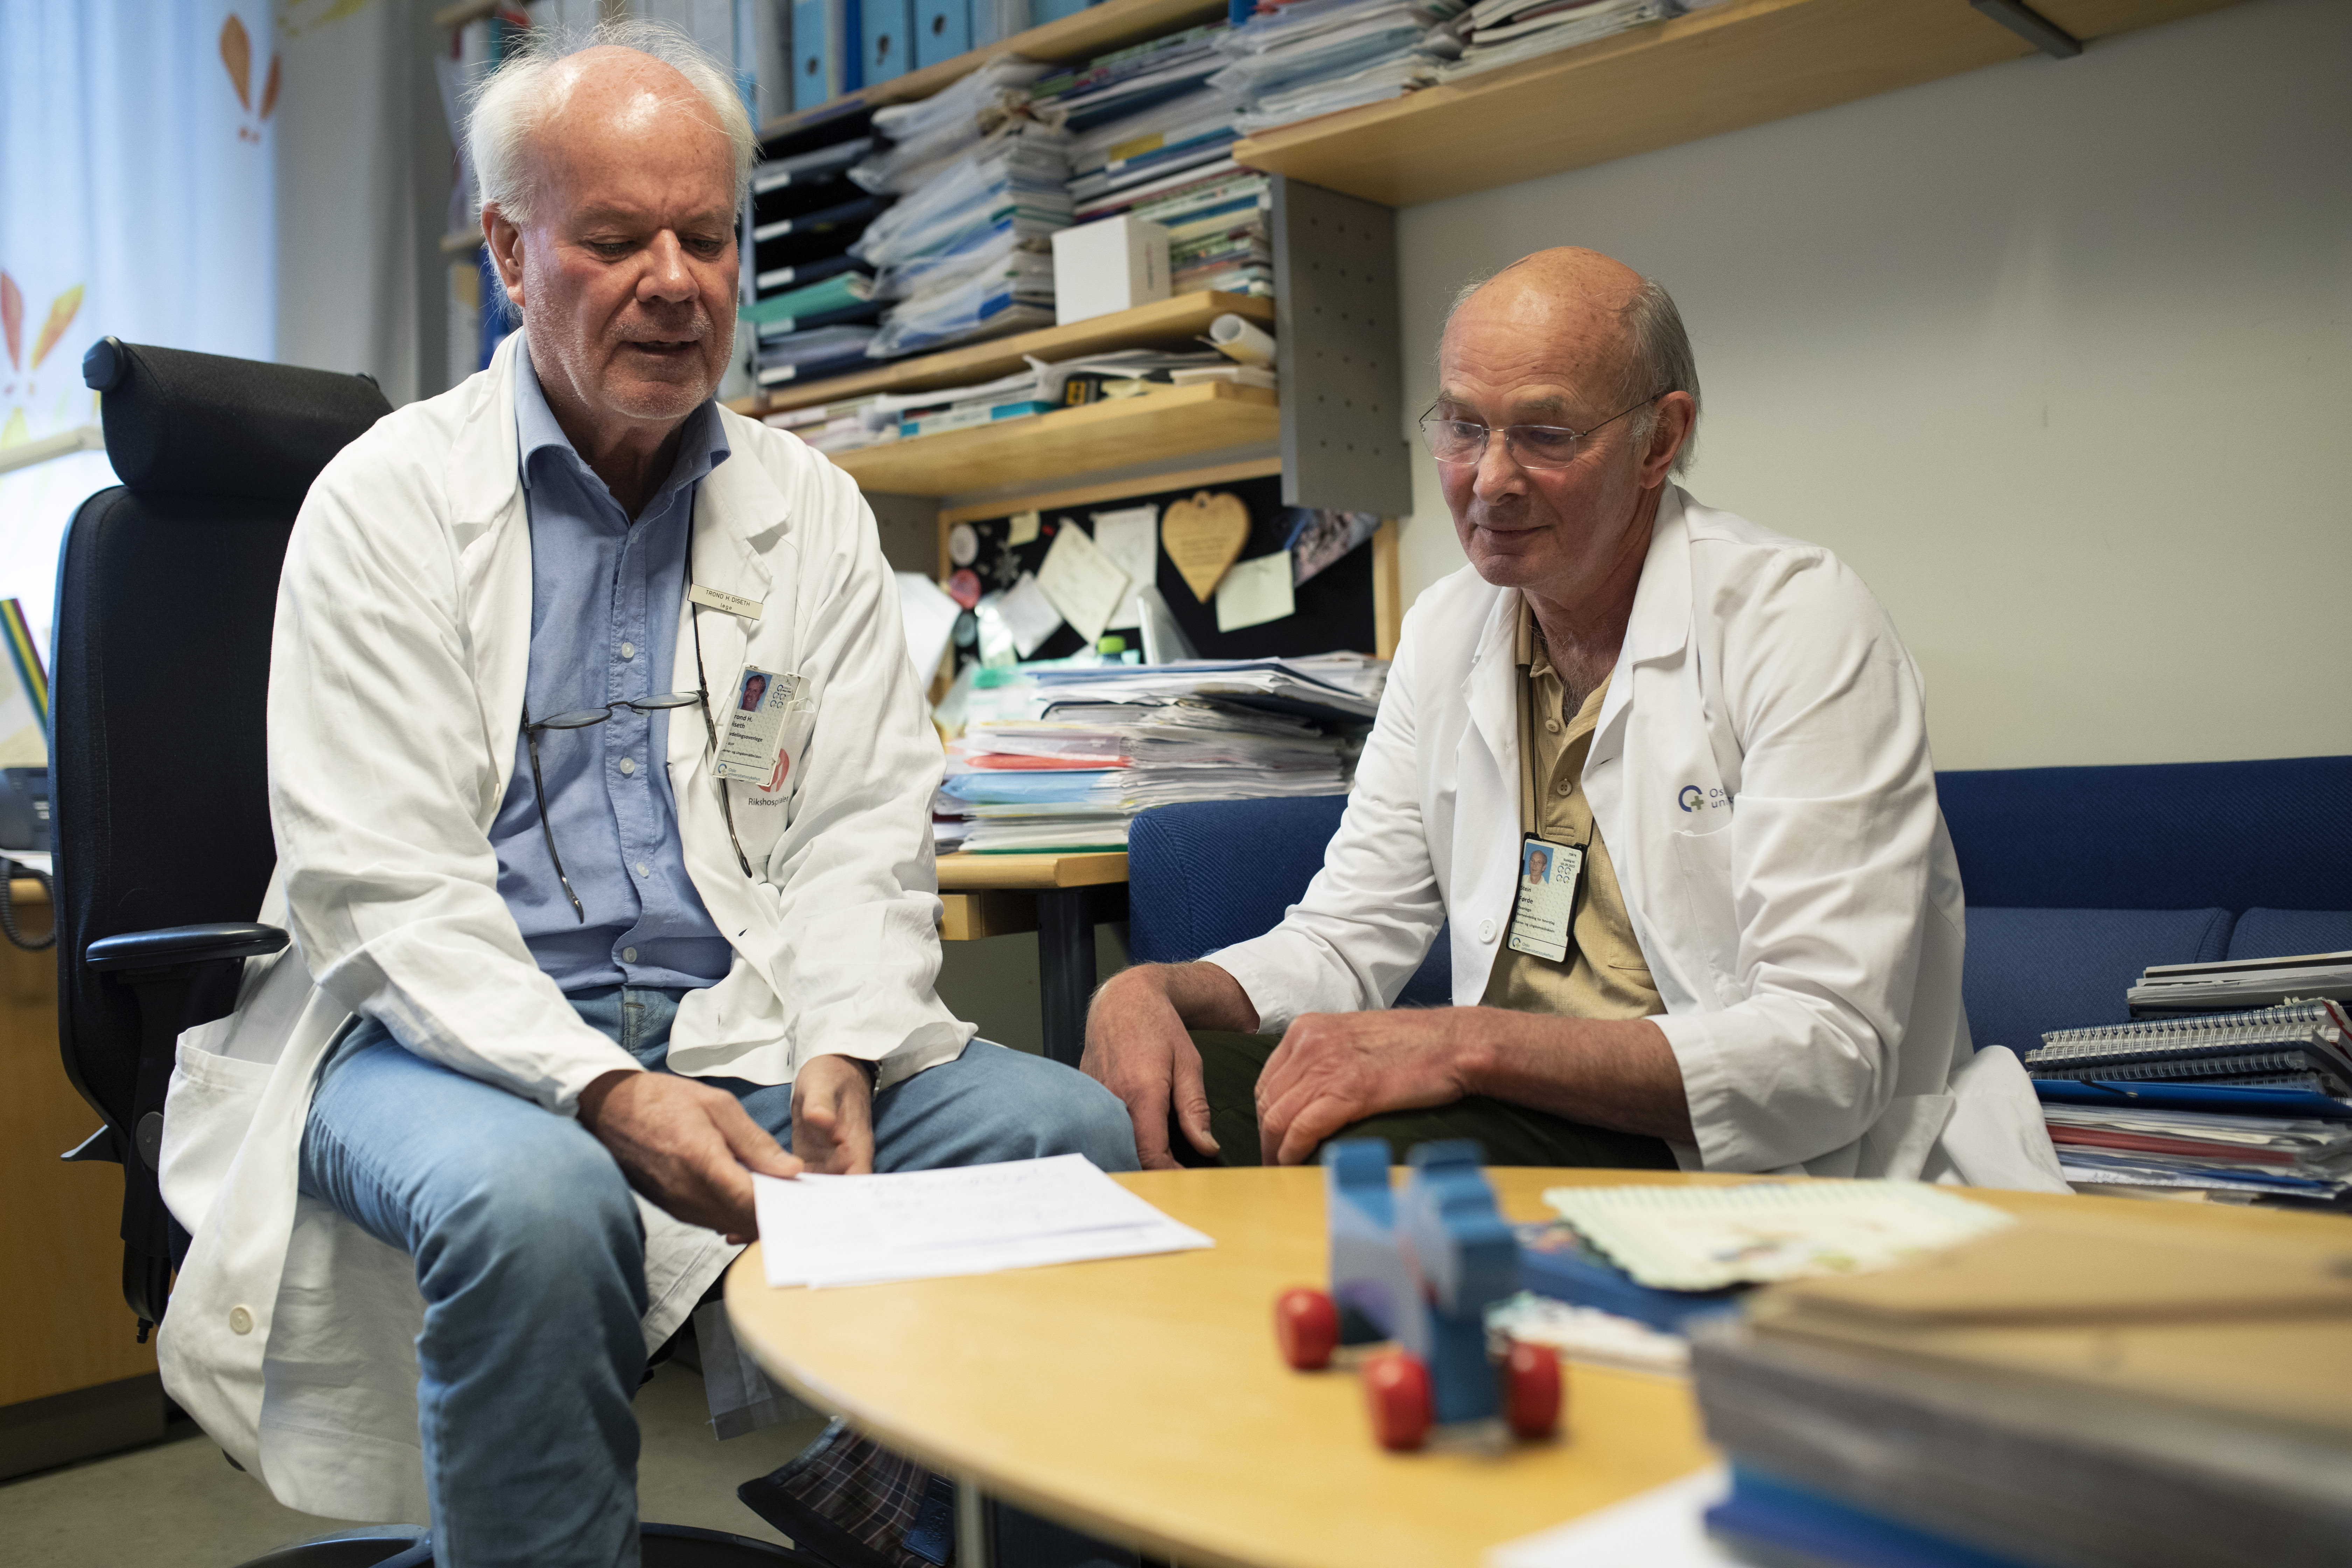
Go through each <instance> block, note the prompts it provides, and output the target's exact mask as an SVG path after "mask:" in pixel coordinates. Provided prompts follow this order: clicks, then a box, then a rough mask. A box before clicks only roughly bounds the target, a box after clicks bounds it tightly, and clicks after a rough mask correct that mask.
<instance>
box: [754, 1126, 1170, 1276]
mask: <svg viewBox="0 0 2352 1568" xmlns="http://www.w3.org/2000/svg"><path fill="white" fill-rule="evenodd" d="M751 1182H752V1188H753V1193H754V1201H755V1202H756V1204H757V1205H758V1208H759V1214H760V1241H761V1251H762V1253H763V1254H764V1256H765V1259H766V1263H767V1272H768V1283H769V1284H771V1285H773V1286H777V1287H779V1288H781V1287H783V1286H787V1285H808V1286H827V1285H871V1284H877V1283H880V1282H882V1281H884V1280H891V1279H943V1278H946V1277H948V1276H950V1275H957V1274H993V1273H997V1272H999V1271H1000V1270H1003V1269H1007V1268H1036V1267H1037V1266H1039V1265H1041V1264H1046V1263H1082V1262H1086V1261H1087V1260H1089V1259H1092V1258H1136V1257H1140V1256H1142V1255H1144V1254H1147V1253H1153V1252H1183V1251H1189V1250H1191V1249H1193V1248H1196V1247H1213V1246H1215V1245H1216V1244H1215V1243H1214V1242H1213V1241H1212V1240H1210V1239H1209V1237H1205V1236H1203V1235H1202V1234H1201V1233H1200V1232H1199V1231H1197V1230H1194V1229H1193V1228H1192V1226H1185V1225H1179V1224H1177V1223H1176V1221H1174V1220H1172V1219H1171V1218H1169V1217H1168V1216H1167V1215H1164V1214H1162V1213H1160V1211H1159V1210H1158V1209H1156V1208H1153V1207H1152V1206H1151V1205H1150V1204H1148V1203H1146V1202H1145V1201H1144V1200H1143V1199H1141V1198H1139V1197H1137V1196H1136V1195H1135V1194H1133V1193H1130V1192H1129V1191H1128V1190H1127V1189H1126V1188H1125V1187H1122V1186H1120V1185H1119V1184H1118V1183H1117V1182H1114V1181H1112V1180H1111V1179H1110V1178H1109V1177H1108V1176H1107V1175H1105V1174H1103V1173H1102V1172H1100V1171H1099V1170H1097V1169H1096V1168H1095V1166H1094V1165H1093V1164H1092V1163H1090V1162H1088V1161H1087V1157H1086V1156H1085V1155H1083V1154H1061V1155H1056V1156H1055V1157H1054V1158H1053V1159H1050V1160H1013V1161H1009V1162H1007V1163H1003V1164H1000V1165H971V1166H966V1167H963V1168H961V1169H958V1170H947V1171H911V1172H906V1173H899V1174H896V1175H878V1176H805V1175H804V1176H797V1177H793V1178H790V1179H779V1178H776V1177H772V1176H756V1175H755V1176H754V1177H752V1179H751Z"/></svg>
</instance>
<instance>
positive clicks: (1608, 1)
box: [1424, 0, 1682, 81]
mask: <svg viewBox="0 0 2352 1568" xmlns="http://www.w3.org/2000/svg"><path fill="white" fill-rule="evenodd" d="M1681 9H1682V7H1681V6H1679V5H1676V4H1675V0H1480V3H1479V4H1477V5H1473V6H1472V7H1471V8H1470V9H1469V10H1468V11H1466V12H1465V13H1463V14H1462V15H1461V16H1457V17H1455V18H1454V19H1452V20H1451V21H1448V22H1444V23H1441V24H1440V26H1438V28H1437V29H1436V30H1435V31H1433V33H1432V34H1431V35H1430V36H1429V37H1428V38H1427V39H1426V40H1425V41H1424V43H1425V52H1426V53H1429V54H1431V55H1433V56H1444V55H1447V54H1453V55H1454V56H1455V57H1456V58H1452V59H1448V60H1445V61H1444V63H1443V64H1441V65H1440V66H1439V67H1438V68H1437V69H1436V71H1435V72H1434V77H1435V79H1436V80H1438V81H1458V80H1460V79H1462V78H1464V77H1467V76H1475V75H1477V74H1478V73H1479V72H1481V71H1488V70H1493V69H1495V68H1497V67H1500V66H1507V65H1516V64H1517V63H1518V62H1519V61H1521V60H1529V59H1534V58H1536V57H1538V55H1548V54H1551V53H1553V52H1554V51H1556V50H1559V49H1566V48H1573V47H1576V46H1577V45H1579V44H1589V43H1591V42H1592V41H1593V40H1594V39H1596V38H1605V37H1609V36H1611V35H1612V34H1614V33H1622V32H1623V31H1625V30H1626V29H1627V28H1629V27H1638V26H1641V25H1642V24H1643V23H1644V22H1655V21H1660V20H1663V19H1664V18H1665V17H1668V16H1674V15H1675V14H1676V13H1677V12H1678V11H1679V10H1681Z"/></svg>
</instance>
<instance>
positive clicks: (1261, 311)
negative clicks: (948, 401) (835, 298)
mask: <svg viewBox="0 0 2352 1568" xmlns="http://www.w3.org/2000/svg"><path fill="white" fill-rule="evenodd" d="M1228 311H1230V312H1232V313H1233V314H1234V315H1236V316H1240V317H1243V318H1244V319H1245V320H1248V321H1256V322H1259V323H1260V324H1264V323H1266V322H1270V321H1273V320H1274V301H1273V300H1263V299H1260V298H1259V297H1258V296H1256V295H1255V294H1215V293H1209V294H1179V295H1177V296H1176V297H1175V298H1174V299H1172V300H1160V302H1159V303H1158V304H1155V305H1139V306H1137V307H1136V308H1135V309H1134V310H1117V311H1113V312H1112V313H1111V314H1109V315H1108V316H1096V317H1093V318H1091V319H1090V320H1087V321H1073V322H1072V323H1070V324H1069V325H1068V326H1066V327H1040V328H1038V329H1037V330H1036V331H1034V332H1017V333H1015V334H1013V336H1011V337H1007V338H991V339H989V340H988V341H987V342H982V343H973V344H971V345H970V346H968V347H965V348H960V349H950V350H948V351H947V352H946V353H936V354H925V355H924V356H923V357H922V358H920V359H903V360H899V361H898V362H897V363H892V364H885V365H880V366H877V368H875V369H873V370H865V371H859V372H858V373H857V374H855V375H836V376H835V377H833V378H831V379H830V380H827V381H812V382H810V383H808V384H806V385H794V384H793V383H791V382H786V383H785V384H783V385H782V386H777V387H771V388H769V389H768V390H767V391H766V392H764V393H761V394H755V395H752V396H750V397H739V398H737V399H735V401H733V402H732V403H730V404H729V405H727V406H728V407H730V408H732V409H733V410H734V411H735V412H736V413H738V414H744V415H749V416H751V417H753V418H755V419H756V418H757V417H759V416H761V415H762V414H773V413H775V412H776V411H777V410H779V409H783V408H805V407H807V406H808V405H811V404H813V403H835V402H843V401H846V400H847V399H849V398H853V397H864V396H866V395H867V394H868V393H875V392H923V391H927V390H929V388H931V387H935V386H971V385H973V384H978V383H980V382H983V381H993V380H995V379H996V378H997V377H998V376H1000V375H1010V374H1013V372H1014V371H1016V370H1019V369H1020V368H1021V363H1022V360H1023V358H1024V356H1025V355H1029V354H1034V355H1036V356H1037V357H1038V358H1039V359H1042V360H1065V359H1076V358H1077V357H1078V356H1080V355H1082V354H1094V353H1108V352H1109V351H1111V350H1113V349H1152V348H1188V347H1192V346H1193V340H1194V339H1195V338H1198V337H1199V336H1200V335H1201V334H1202V333H1203V332H1205V331H1208V330H1209V323H1210V322H1211V321H1215V320H1216V319H1217V318H1218V317H1219V316H1222V315H1224V314H1226V313H1227V312H1228Z"/></svg>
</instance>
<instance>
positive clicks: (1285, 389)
mask: <svg viewBox="0 0 2352 1568" xmlns="http://www.w3.org/2000/svg"><path fill="white" fill-rule="evenodd" d="M1272 216H1273V227H1274V292H1275V298H1276V300H1280V301H1281V306H1280V309H1279V310H1277V311H1276V316H1275V362H1276V368H1277V370H1278V371H1279V372H1280V374H1281V376H1282V500H1283V504H1284V505H1285V506H1310V507H1327V508H1329V509H1331V510H1335V511H1370V512H1378V513H1379V514H1380V515H1381V516H1382V517H1403V516H1406V515H1407V514H1409V513H1410V512H1411V511H1412V457H1411V454H1410V453H1409V451H1408V450H1407V448H1406V446H1405V438H1404V417H1403V414H1402V407H1403V403H1404V374H1403V363H1402V356H1403V348H1402V334H1401V333H1400V332H1399V331H1398V317H1397V247H1396V214H1395V212H1394V211H1392V210H1391V209H1390V208H1388V207H1384V206H1382V205H1380V204H1379V203H1378V202H1368V201H1365V200H1363V199H1362V198H1361V197H1358V196H1346V195H1339V193H1338V192H1336V191H1327V190H1324V189H1322V188H1321V187H1319V186H1316V185H1307V184H1300V183H1299V182H1297V180H1293V179H1287V178H1286V177H1284V176H1283V175H1280V174H1276V176H1274V212H1273V215H1272Z"/></svg>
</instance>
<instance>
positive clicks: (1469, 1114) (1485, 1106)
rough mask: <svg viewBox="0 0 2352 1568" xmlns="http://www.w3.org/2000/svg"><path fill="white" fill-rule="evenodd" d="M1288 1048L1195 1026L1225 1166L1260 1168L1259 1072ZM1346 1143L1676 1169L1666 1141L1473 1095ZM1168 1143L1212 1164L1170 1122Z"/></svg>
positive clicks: (1526, 1161) (1374, 1121)
mask: <svg viewBox="0 0 2352 1568" xmlns="http://www.w3.org/2000/svg"><path fill="white" fill-rule="evenodd" d="M1281 1043H1282V1037H1281V1036H1279V1035H1235V1034H1228V1033H1226V1032H1224V1031H1223V1030H1216V1029H1195V1030H1194V1031H1192V1044H1193V1045H1194V1046H1196V1047H1199V1048H1200V1052H1201V1077H1202V1085H1203V1087H1204V1088H1205V1089H1207V1091H1208V1096H1209V1131H1211V1132H1213V1133H1214V1134H1215V1135H1216V1140H1217V1146H1218V1148H1219V1149H1220V1150H1221V1151H1222V1152H1220V1153H1219V1154H1218V1155H1217V1163H1221V1164H1226V1165H1255V1164H1258V1163H1261V1162H1260V1160H1259V1158H1258V1147H1257V1075H1258V1074H1259V1073H1260V1072H1261V1071H1263V1070H1264V1069H1265V1063H1266V1058H1269V1057H1271V1056H1273V1055H1274V1048H1275V1047H1276V1046H1278V1045H1280V1044H1281ZM1339 1136H1340V1137H1341V1138H1379V1139H1381V1140H1384V1141H1385V1142H1387V1144H1388V1146H1389V1160H1390V1163H1392V1164H1402V1163H1403V1161H1404V1157H1405V1152H1406V1151H1408V1150H1410V1149H1411V1148H1412V1146H1413V1145H1414V1144H1416V1143H1429V1142H1435V1141H1437V1140H1438V1139H1441V1138H1471V1139H1475V1140H1476V1141H1477V1142H1478V1144H1479V1146H1480V1147H1481V1148H1483V1149H1485V1150H1486V1163H1487V1164H1489V1165H1590V1166H1606V1167H1609V1168H1611V1169H1616V1170H1632V1171H1671V1170H1673V1169H1675V1155H1674V1151H1673V1150H1671V1149H1669V1148H1667V1147H1666V1144H1665V1141H1664V1139H1661V1138H1652V1137H1650V1136H1648V1135H1647V1134H1645V1133H1640V1132H1615V1131H1611V1130H1609V1129H1608V1128H1605V1127H1588V1126H1587V1125H1585V1124H1584V1123H1583V1122H1581V1121H1570V1120H1569V1119H1568V1118H1567V1117H1565V1116H1554V1115H1552V1114H1551V1113H1550V1112H1549V1111H1547V1110H1530V1109H1529V1108H1528V1107H1527V1106H1524V1105H1512V1104H1510V1103H1508V1102H1507V1101H1505V1100H1489V1099H1487V1098H1486V1097H1485V1096H1484V1095H1472V1096H1471V1097H1470V1098H1468V1099H1466V1100H1455V1101H1454V1103H1453V1104H1451V1105H1439V1106H1433V1107H1431V1108H1430V1109H1429V1110H1397V1111H1391V1112H1389V1113H1388V1114H1386V1115H1382V1116H1368V1117H1366V1118H1365V1119H1364V1120H1363V1121H1359V1122H1357V1123H1356V1124H1355V1125H1354V1126H1352V1127H1348V1128H1343V1129H1342V1130H1341V1131H1340V1132H1339ZM1168 1145H1169V1148H1170V1150H1171V1152H1173V1153H1174V1154H1175V1156H1176V1157H1177V1158H1178V1159H1179V1160H1183V1161H1187V1162H1193V1163H1202V1164H1206V1163H1208V1161H1207V1160H1206V1159H1204V1158H1203V1157H1202V1155H1200V1154H1199V1153H1198V1152H1195V1151H1194V1149H1193V1148H1192V1143H1191V1142H1189V1141H1188V1140H1187V1139H1186V1138H1185V1136H1184V1133H1183V1131H1182V1130H1181V1128H1178V1127H1177V1126H1176V1125H1175V1124H1174V1123H1173V1121H1171V1123H1170V1125H1169V1129H1168Z"/></svg>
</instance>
